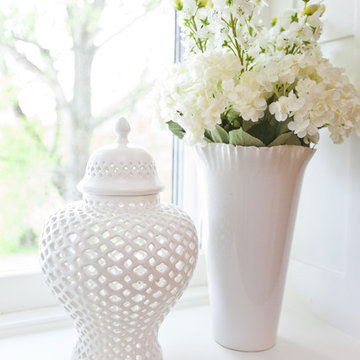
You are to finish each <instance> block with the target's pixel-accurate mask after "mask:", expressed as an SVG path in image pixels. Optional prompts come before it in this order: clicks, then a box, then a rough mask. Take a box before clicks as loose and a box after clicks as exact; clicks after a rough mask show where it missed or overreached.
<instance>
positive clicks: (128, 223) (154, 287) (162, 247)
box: [40, 119, 198, 360]
mask: <svg viewBox="0 0 360 360" xmlns="http://www.w3.org/2000/svg"><path fill="white" fill-rule="evenodd" d="M129 131H130V127H129V124H128V123H127V121H126V120H125V119H120V120H119V121H118V123H117V124H116V133H117V141H116V143H114V144H111V145H108V146H105V147H103V148H101V149H99V150H97V151H96V152H95V153H94V154H92V156H91V157H90V159H89V161H88V164H87V168H86V172H85V176H84V178H83V180H82V181H81V182H80V185H79V189H80V190H81V191H82V192H83V200H82V201H75V202H72V203H70V204H67V205H66V206H64V207H63V208H62V209H60V210H59V211H57V212H56V213H55V214H54V215H52V216H51V217H50V218H49V220H48V221H47V223H46V224H45V226H44V230H43V234H42V237H41V244H40V255H41V256H40V258H41V266H42V271H43V273H44V275H45V279H46V282H47V284H48V285H49V287H50V288H51V289H52V291H53V293H54V294H55V296H56V297H57V299H58V300H59V301H60V302H61V303H62V304H63V305H64V308H65V309H66V310H67V311H68V312H69V314H70V315H71V317H72V318H73V320H74V325H75V326H76V330H77V333H78V341H77V345H76V347H75V349H74V353H73V360H161V359H162V351H161V347H160V345H159V343H158V330H159V327H160V325H161V323H162V321H163V320H164V318H165V316H166V314H167V313H168V312H169V311H170V308H171V307H172V306H173V305H174V304H175V302H176V301H177V300H178V299H179V298H180V296H181V294H182V293H183V291H184V290H185V288H186V286H187V284H188V282H189V280H190V278H191V276H192V273H193V270H194V268H195V265H196V258H197V252H198V248H197V236H196V230H195V227H194V225H193V223H192V221H191V219H190V218H189V216H187V215H186V214H185V213H184V212H183V211H182V210H181V209H179V208H177V207H176V206H174V205H171V204H169V205H166V204H161V203H160V195H159V191H160V190H161V189H162V185H161V182H160V180H159V179H158V175H157V171H156V166H155V163H154V161H153V159H152V157H151V155H150V154H148V153H147V152H146V151H145V150H143V149H140V148H136V147H133V146H129V145H128V140H127V135H128V133H129Z"/></svg>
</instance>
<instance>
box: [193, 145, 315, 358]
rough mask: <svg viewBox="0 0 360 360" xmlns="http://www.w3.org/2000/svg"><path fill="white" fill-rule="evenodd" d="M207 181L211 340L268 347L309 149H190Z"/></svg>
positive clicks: (240, 346) (240, 347)
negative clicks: (194, 152)
mask: <svg viewBox="0 0 360 360" xmlns="http://www.w3.org/2000/svg"><path fill="white" fill-rule="evenodd" d="M196 152H197V155H198V157H199V158H200V159H201V163H202V164H203V167H204V170H205V177H206V181H207V192H206V194H207V196H206V197H207V212H208V218H207V221H208V241H207V243H206V248H207V251H206V253H207V267H208V282H209V292H210V305H211V309H212V317H213V331H214V337H215V341H216V342H217V343H219V344H220V345H222V346H224V347H227V348H230V349H234V350H239V351H261V350H266V349H269V348H271V347H272V346H274V344H275V341H276V333H277V327H278V319H279V314H280V309H281V303H282V296H283V290H284V283H285V277H286V270H287V265H288V259H289V252H290V246H291V240H292V234H293V228H294V223H295V217H296V211H297V205H298V198H299V193H300V189H301V184H302V178H303V174H304V171H305V168H306V165H307V163H308V161H309V160H310V159H311V157H312V155H313V154H314V150H312V149H309V148H306V147H301V146H274V147H270V148H266V147H263V148H257V147H242V146H233V145H228V144H220V143H216V144H214V143H212V144H207V146H205V147H197V148H196Z"/></svg>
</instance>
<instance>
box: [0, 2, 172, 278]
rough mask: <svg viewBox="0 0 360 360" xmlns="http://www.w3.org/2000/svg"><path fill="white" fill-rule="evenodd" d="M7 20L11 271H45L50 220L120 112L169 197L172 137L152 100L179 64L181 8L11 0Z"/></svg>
mask: <svg viewBox="0 0 360 360" xmlns="http://www.w3.org/2000/svg"><path fill="white" fill-rule="evenodd" d="M0 27H1V29H2V31H1V34H0V43H1V44H2V45H3V46H2V48H3V49H4V51H2V52H1V53H0V80H1V81H0V203H1V205H2V206H1V208H0V273H2V274H4V273H5V272H9V271H12V270H16V271H23V270H24V268H27V269H31V268H33V269H34V268H35V269H37V257H36V253H37V246H38V239H39V235H40V232H41V229H42V226H43V224H44V222H45V220H46V218H47V217H48V215H49V214H50V213H51V212H53V211H54V210H55V209H57V208H59V207H60V206H62V205H63V204H64V203H66V202H69V201H73V200H77V199H78V198H79V195H80V194H79V193H78V192H77V190H76V184H77V183H78V181H79V180H80V178H81V177H82V175H83V173H84V167H85V165H86V160H87V159H88V157H89V154H90V152H91V151H92V150H94V149H95V148H97V147H99V146H103V145H105V144H107V143H109V142H112V141H113V140H114V136H113V130H112V127H113V124H114V120H115V119H116V118H117V117H119V116H125V117H127V118H128V120H129V122H130V124H131V126H132V134H131V136H130V140H132V142H134V143H136V144H138V145H141V146H142V147H144V148H146V149H147V150H149V151H150V152H151V154H152V155H153V156H154V158H155V161H156V163H157V167H158V172H159V176H160V178H161V179H162V181H163V182H164V184H165V186H166V190H165V192H164V193H163V196H162V199H163V200H164V201H170V191H171V142H172V138H171V135H170V133H169V132H168V131H166V129H160V128H159V127H157V126H156V120H155V119H151V118H150V114H149V111H148V104H147V101H146V99H145V98H146V95H147V94H148V92H149V91H150V89H151V87H152V84H153V82H154V80H155V79H156V78H157V77H158V75H159V74H160V73H161V72H162V71H163V68H164V66H166V65H167V64H171V63H172V62H173V49H174V16H173V9H172V3H171V2H168V1H166V0H164V1H161V0H132V1H125V0H124V1H120V0H108V1H106V0H67V1H65V0H61V1H60V0H27V1H21V0H16V1H14V0H3V1H1V4H0ZM154 120H155V121H154ZM92 134H93V136H92Z"/></svg>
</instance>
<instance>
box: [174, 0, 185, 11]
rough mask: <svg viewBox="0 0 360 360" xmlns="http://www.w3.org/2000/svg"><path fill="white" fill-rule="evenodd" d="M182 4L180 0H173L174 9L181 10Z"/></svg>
mask: <svg viewBox="0 0 360 360" xmlns="http://www.w3.org/2000/svg"><path fill="white" fill-rule="evenodd" d="M183 7H184V5H183V3H182V1H181V0H175V9H176V10H178V11H181V10H182V9H183Z"/></svg>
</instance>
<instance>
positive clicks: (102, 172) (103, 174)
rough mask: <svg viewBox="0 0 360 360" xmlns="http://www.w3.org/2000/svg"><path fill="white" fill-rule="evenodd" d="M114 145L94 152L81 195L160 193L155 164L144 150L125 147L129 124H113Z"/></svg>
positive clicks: (79, 186)
mask: <svg viewBox="0 0 360 360" xmlns="http://www.w3.org/2000/svg"><path fill="white" fill-rule="evenodd" d="M115 132H116V135H117V139H116V142H115V143H113V144H110V145H107V146H104V147H102V148H100V149H98V150H96V151H95V152H94V153H93V154H92V155H91V156H90V158H89V161H88V163H87V166H86V172H85V176H84V178H83V179H82V180H81V181H80V183H79V184H78V189H79V191H80V192H82V193H85V194H90V195H123V196H135V195H151V194H156V193H158V192H160V191H162V190H163V188H164V186H163V185H162V183H161V181H160V180H159V178H158V174H157V171H156V165H155V163H154V160H153V158H152V157H151V155H150V154H149V153H148V152H147V151H146V150H144V149H141V148H139V147H136V146H133V145H129V144H128V135H129V132H130V125H129V123H128V122H127V120H126V119H124V118H121V119H120V120H118V121H117V122H116V125H115Z"/></svg>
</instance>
